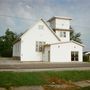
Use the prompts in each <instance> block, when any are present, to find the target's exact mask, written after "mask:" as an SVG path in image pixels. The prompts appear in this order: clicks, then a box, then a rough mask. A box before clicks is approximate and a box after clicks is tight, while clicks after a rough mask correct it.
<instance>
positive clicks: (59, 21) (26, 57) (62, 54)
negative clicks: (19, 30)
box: [13, 16, 83, 62]
mask: <svg viewBox="0 0 90 90" xmlns="http://www.w3.org/2000/svg"><path fill="white" fill-rule="evenodd" d="M71 20H72V19H71V18H68V17H57V16H55V17H52V18H51V19H49V20H48V21H47V22H45V21H44V20H43V19H40V20H39V21H38V22H36V24H34V25H33V26H32V27H31V28H29V29H28V30H27V31H26V32H24V33H23V35H21V36H20V38H19V39H17V40H16V42H15V43H14V45H13V57H14V58H20V60H21V61H40V62H73V61H77V62H82V61H83V55H82V54H83V45H82V44H80V43H78V42H76V41H70V31H71V29H70V26H71V25H70V22H71Z"/></svg>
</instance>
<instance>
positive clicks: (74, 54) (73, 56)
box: [71, 51, 78, 61]
mask: <svg viewBox="0 0 90 90" xmlns="http://www.w3.org/2000/svg"><path fill="white" fill-rule="evenodd" d="M71 61H78V52H77V51H72V52H71Z"/></svg>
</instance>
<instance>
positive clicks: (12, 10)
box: [0, 0, 90, 51]
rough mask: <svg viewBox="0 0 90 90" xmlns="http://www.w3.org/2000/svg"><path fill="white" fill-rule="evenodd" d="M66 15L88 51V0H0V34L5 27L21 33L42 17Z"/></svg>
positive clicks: (89, 22) (89, 34)
mask: <svg viewBox="0 0 90 90" xmlns="http://www.w3.org/2000/svg"><path fill="white" fill-rule="evenodd" d="M52 16H67V17H71V18H72V19H73V20H72V22H71V25H72V27H73V28H74V30H75V32H80V33H81V34H82V36H81V39H82V41H83V44H84V45H85V48H84V50H89V51H90V39H89V38H90V0H0V35H3V34H4V32H5V30H6V29H7V28H10V30H12V31H14V32H16V33H21V32H23V31H25V30H26V29H27V28H29V27H30V25H31V24H33V23H34V22H36V21H37V20H39V19H40V18H43V19H45V20H48V19H49V18H50V17H52Z"/></svg>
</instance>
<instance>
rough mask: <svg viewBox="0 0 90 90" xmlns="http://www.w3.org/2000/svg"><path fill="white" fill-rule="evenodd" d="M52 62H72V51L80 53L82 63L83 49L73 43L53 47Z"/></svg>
mask: <svg viewBox="0 0 90 90" xmlns="http://www.w3.org/2000/svg"><path fill="white" fill-rule="evenodd" d="M50 50H51V53H50V54H51V58H50V60H51V62H71V51H78V52H79V62H82V61H83V59H82V52H83V47H82V46H80V45H77V44H75V43H73V42H71V43H62V44H54V45H51V49H50Z"/></svg>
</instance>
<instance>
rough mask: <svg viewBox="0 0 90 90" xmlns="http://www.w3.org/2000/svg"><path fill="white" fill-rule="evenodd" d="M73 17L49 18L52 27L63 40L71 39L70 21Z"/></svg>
mask: <svg viewBox="0 0 90 90" xmlns="http://www.w3.org/2000/svg"><path fill="white" fill-rule="evenodd" d="M71 20H72V19H71V18H68V17H57V16H55V17H52V18H51V19H49V20H48V22H49V23H50V27H51V28H52V29H53V31H54V32H55V33H56V35H57V36H58V37H59V38H60V39H61V42H68V41H70V31H71V29H70V26H71V25H70V22H71Z"/></svg>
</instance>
